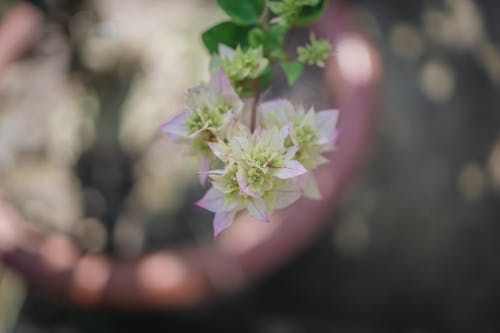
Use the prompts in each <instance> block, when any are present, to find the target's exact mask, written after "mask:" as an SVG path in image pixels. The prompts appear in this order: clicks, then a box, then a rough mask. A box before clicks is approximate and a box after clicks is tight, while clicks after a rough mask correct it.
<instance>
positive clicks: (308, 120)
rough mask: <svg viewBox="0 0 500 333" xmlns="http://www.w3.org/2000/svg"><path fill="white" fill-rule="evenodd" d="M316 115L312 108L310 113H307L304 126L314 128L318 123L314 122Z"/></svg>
mask: <svg viewBox="0 0 500 333" xmlns="http://www.w3.org/2000/svg"><path fill="white" fill-rule="evenodd" d="M315 115H316V113H315V112H314V109H313V108H310V109H309V111H307V113H306V115H305V117H304V119H302V124H301V125H302V126H305V125H309V126H311V127H314V126H315V125H316V123H315V122H314V119H315Z"/></svg>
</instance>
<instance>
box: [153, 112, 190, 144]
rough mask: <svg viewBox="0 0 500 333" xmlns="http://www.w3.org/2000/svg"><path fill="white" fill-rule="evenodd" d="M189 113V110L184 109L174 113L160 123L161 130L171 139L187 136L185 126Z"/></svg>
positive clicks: (175, 139) (176, 139)
mask: <svg viewBox="0 0 500 333" xmlns="http://www.w3.org/2000/svg"><path fill="white" fill-rule="evenodd" d="M189 114H191V111H188V110H185V111H182V112H181V113H179V114H177V115H175V116H174V117H172V118H171V119H170V120H168V121H166V122H165V123H163V124H162V125H161V127H160V128H161V130H162V132H163V133H165V134H166V135H167V136H168V137H169V138H170V139H171V140H173V141H178V140H180V139H184V138H187V137H189V132H188V129H187V128H186V118H187V116H188V115H189Z"/></svg>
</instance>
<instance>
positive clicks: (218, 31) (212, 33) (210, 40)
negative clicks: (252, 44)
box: [201, 21, 251, 53]
mask: <svg viewBox="0 0 500 333" xmlns="http://www.w3.org/2000/svg"><path fill="white" fill-rule="evenodd" d="M250 29H251V28H250V27H242V26H239V25H236V24H234V23H233V22H229V21H228V22H222V23H219V24H217V25H215V26H213V27H211V28H210V29H208V30H206V31H205V32H204V33H203V34H202V35H201V39H202V40H203V44H205V46H206V48H207V49H208V52H210V53H217V51H218V48H219V44H225V45H227V46H229V47H232V48H233V49H234V48H236V46H238V45H241V47H243V48H244V47H246V46H248V40H247V34H248V32H249V31H250Z"/></svg>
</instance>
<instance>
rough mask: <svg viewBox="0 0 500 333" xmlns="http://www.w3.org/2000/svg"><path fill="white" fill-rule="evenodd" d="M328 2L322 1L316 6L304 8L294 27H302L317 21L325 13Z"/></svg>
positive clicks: (326, 0)
mask: <svg viewBox="0 0 500 333" xmlns="http://www.w3.org/2000/svg"><path fill="white" fill-rule="evenodd" d="M327 5H328V0H322V1H321V2H320V3H319V4H318V5H317V6H304V7H303V8H302V10H301V11H300V15H299V17H298V18H297V21H296V22H295V26H297V27H302V26H305V25H308V24H311V23H312V22H314V21H315V20H317V19H318V18H319V17H320V16H321V14H323V12H324V11H325V9H326V7H327Z"/></svg>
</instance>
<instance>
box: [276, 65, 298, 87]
mask: <svg viewBox="0 0 500 333" xmlns="http://www.w3.org/2000/svg"><path fill="white" fill-rule="evenodd" d="M280 65H281V68H282V69H283V72H285V76H286V80H287V81H288V84H289V85H292V84H294V83H295V82H296V81H297V80H298V79H299V77H300V75H302V71H303V70H304V66H303V65H302V64H301V63H300V62H297V61H289V62H282V63H280Z"/></svg>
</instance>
